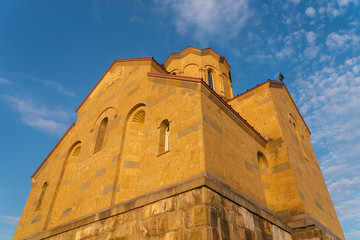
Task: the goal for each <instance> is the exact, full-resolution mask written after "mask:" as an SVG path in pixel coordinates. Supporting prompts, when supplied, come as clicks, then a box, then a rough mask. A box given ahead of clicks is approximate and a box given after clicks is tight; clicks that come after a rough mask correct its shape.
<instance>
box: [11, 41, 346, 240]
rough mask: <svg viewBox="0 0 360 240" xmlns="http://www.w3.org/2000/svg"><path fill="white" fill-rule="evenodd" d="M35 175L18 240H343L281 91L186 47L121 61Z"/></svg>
mask: <svg viewBox="0 0 360 240" xmlns="http://www.w3.org/2000/svg"><path fill="white" fill-rule="evenodd" d="M76 113H77V115H78V119H77V121H76V124H73V125H72V126H71V127H70V128H69V130H68V131H67V132H66V133H65V135H64V136H63V137H62V139H61V140H60V141H59V142H58V144H57V145H56V146H55V147H54V149H53V150H52V151H51V152H50V154H49V155H48V156H47V158H46V159H45V160H44V162H43V163H42V164H41V165H40V166H39V168H38V169H37V170H36V172H35V173H34V174H33V175H32V177H31V179H32V181H33V187H32V189H31V192H30V194H29V197H28V199H27V202H26V205H25V208H24V211H23V213H22V216H21V219H20V222H19V224H18V227H17V230H16V232H15V236H14V239H54V240H55V239H59V240H60V239H254V240H255V239H259V240H261V239H264V240H265V239H281V240H290V239H294V240H295V239H345V238H344V235H343V232H342V230H341V226H340V223H339V220H338V218H337V215H336V212H335V209H334V207H333V204H332V201H331V198H330V195H329V193H328V190H327V188H326V184H325V181H324V179H323V176H322V174H321V171H320V168H319V164H318V162H317V159H316V156H315V154H314V151H313V148H312V146H311V143H310V140H309V138H310V131H309V129H308V127H307V125H306V123H305V122H304V120H303V118H302V116H301V115H300V113H299V111H298V109H297V107H296V105H295V103H294V101H293V100H292V98H291V96H290V94H289V92H288V90H287V89H286V87H285V85H284V83H283V82H282V81H274V80H268V81H266V82H264V83H262V84H260V85H258V86H256V87H254V88H253V89H250V90H248V91H246V92H244V93H242V94H240V95H238V96H236V97H234V96H233V91H232V85H231V75H230V66H229V64H228V63H227V61H226V59H225V58H224V57H221V56H220V55H218V54H217V53H216V52H215V51H213V50H212V49H196V48H192V47H189V48H187V49H185V50H183V51H182V52H180V53H173V54H171V55H170V57H169V58H168V59H167V60H166V61H165V63H164V64H162V65H160V64H159V63H157V62H156V61H155V60H154V59H153V58H151V57H149V58H132V59H118V60H115V61H114V63H113V64H112V65H111V66H110V68H109V69H108V70H107V72H106V73H105V74H104V76H103V77H102V78H101V79H100V81H99V82H98V83H97V85H96V86H95V87H94V89H93V90H92V91H91V92H90V94H89V95H88V96H87V97H86V98H85V100H84V101H83V102H82V104H81V105H80V106H79V107H78V109H77V110H76Z"/></svg>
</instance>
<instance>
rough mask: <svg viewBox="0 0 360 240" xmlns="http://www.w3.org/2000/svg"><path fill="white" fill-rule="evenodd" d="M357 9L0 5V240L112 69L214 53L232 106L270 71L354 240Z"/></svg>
mask: <svg viewBox="0 0 360 240" xmlns="http://www.w3.org/2000/svg"><path fill="white" fill-rule="evenodd" d="M359 12H360V2H359V0H326V1H324V0H317V1H305V0H269V1H259V0H252V1H250V0H237V1H235V0H221V1H220V0H219V1H216V0H177V1H176V0H173V1H172V0H163V1H161V0H152V1H150V0H148V1H145V0H134V1H126V0H118V1H117V0H103V1H100V0H78V1H54V0H37V1H27V0H23V1H22V0H4V1H0V126H1V138H0V149H1V151H2V155H1V157H0V163H1V168H0V239H11V238H12V236H13V233H14V231H15V228H16V224H17V221H18V219H19V217H20V216H21V212H22V210H23V207H24V205H25V202H26V199H27V196H28V194H29V191H30V188H31V180H30V176H31V175H32V173H33V172H34V171H35V170H36V169H37V167H38V166H39V165H40V164H41V162H42V161H43V160H44V159H45V157H46V156H47V154H48V153H49V152H50V151H51V150H52V148H53V147H54V146H55V144H56V143H57V142H58V140H59V139H60V138H61V136H62V135H63V134H64V133H65V131H66V130H67V128H68V127H69V126H70V125H71V123H72V122H75V121H76V114H75V109H76V108H77V107H78V106H79V104H80V103H81V102H82V100H83V99H84V98H85V97H86V96H87V94H88V93H89V92H90V91H91V89H92V88H93V87H94V86H95V84H96V83H97V81H98V80H99V79H100V78H101V76H102V75H103V74H104V73H105V71H106V70H107V68H108V67H109V66H110V65H111V63H112V62H113V61H114V59H116V58H128V57H145V56H153V57H154V58H155V59H156V60H157V61H158V62H159V63H163V62H164V61H165V59H166V58H167V57H168V56H169V55H170V53H172V52H179V51H181V50H183V49H185V48H186V47H188V46H193V47H197V48H208V47H211V48H213V49H214V50H215V51H216V52H218V53H219V54H220V55H222V56H225V57H226V59H227V61H228V62H229V64H230V66H231V68H232V70H231V71H232V80H233V87H234V94H235V95H236V94H240V93H242V92H244V91H246V90H247V89H250V88H252V87H254V86H256V84H260V83H262V82H264V81H266V80H267V79H269V78H270V79H277V76H278V73H279V71H281V72H282V73H283V74H284V76H285V79H284V81H285V83H286V85H287V87H288V89H289V91H290V93H291V94H292V96H293V98H294V100H295V102H296V104H297V105H298V107H299V109H300V112H301V113H302V114H303V116H304V118H305V120H306V122H307V124H308V126H309V128H310V130H311V131H312V137H311V140H312V143H313V146H314V149H315V152H316V154H317V157H318V161H319V163H320V166H321V169H322V172H323V175H324V177H325V180H326V183H327V186H328V188H329V191H330V194H331V197H332V200H333V202H334V205H335V208H336V210H337V214H338V216H339V219H340V222H341V225H342V227H343V231H344V233H345V236H346V238H347V239H358V238H359V236H360V208H359V204H358V203H359V202H360V187H359V186H360V176H359V172H360V162H359V156H360V111H359V109H360V17H359V16H360V14H359Z"/></svg>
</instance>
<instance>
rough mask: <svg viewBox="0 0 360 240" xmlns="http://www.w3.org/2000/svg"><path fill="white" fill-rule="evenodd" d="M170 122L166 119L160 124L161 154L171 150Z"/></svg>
mask: <svg viewBox="0 0 360 240" xmlns="http://www.w3.org/2000/svg"><path fill="white" fill-rule="evenodd" d="M169 138H170V123H169V120H167V119H165V120H163V121H162V122H161V124H160V137H159V154H160V153H163V152H166V151H169Z"/></svg>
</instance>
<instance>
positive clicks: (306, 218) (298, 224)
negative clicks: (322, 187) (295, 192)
mask: <svg viewBox="0 0 360 240" xmlns="http://www.w3.org/2000/svg"><path fill="white" fill-rule="evenodd" d="M285 222H286V223H287V224H288V225H289V226H290V227H291V228H293V229H294V230H295V229H297V228H306V227H310V226H316V227H318V228H319V229H321V230H323V231H324V232H326V233H328V234H329V235H331V236H332V237H334V238H335V239H337V240H341V238H339V237H338V236H336V235H335V234H334V233H333V232H331V231H330V230H329V229H328V228H327V227H325V226H324V225H322V224H321V223H320V222H318V221H317V220H315V219H314V218H313V217H312V216H311V215H310V214H308V213H303V214H299V215H296V216H291V217H287V218H286V219H285Z"/></svg>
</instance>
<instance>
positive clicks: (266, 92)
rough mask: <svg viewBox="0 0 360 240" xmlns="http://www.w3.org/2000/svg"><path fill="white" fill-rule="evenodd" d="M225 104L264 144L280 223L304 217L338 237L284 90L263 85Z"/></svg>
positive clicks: (279, 85)
mask: <svg viewBox="0 0 360 240" xmlns="http://www.w3.org/2000/svg"><path fill="white" fill-rule="evenodd" d="M229 104H230V105H231V106H232V107H233V108H234V109H235V110H236V111H238V112H239V113H240V114H241V115H242V116H243V117H244V118H245V119H246V120H247V121H248V122H249V123H250V124H251V125H253V126H254V127H255V129H256V130H258V131H259V132H260V133H261V134H262V135H263V136H265V138H267V139H268V144H267V149H266V152H265V156H266V158H267V161H268V164H269V167H268V168H267V169H266V171H267V176H268V179H269V187H270V190H271V193H272V196H271V197H272V204H273V206H274V209H273V210H274V211H275V212H276V213H278V214H279V216H282V217H283V218H284V219H286V217H289V216H294V215H297V214H301V213H309V214H310V215H311V216H313V217H314V218H315V219H317V220H318V221H319V222H321V223H322V224H323V225H325V226H326V227H328V228H329V229H330V230H331V231H333V232H334V233H335V234H337V235H338V236H342V237H343V233H342V230H341V226H340V223H339V221H338V218H337V216H336V212H335V209H334V207H333V205H332V203H331V199H330V196H329V193H328V190H327V188H326V184H325V181H324V179H323V176H322V174H321V171H320V167H319V164H318V162H317V159H316V157H315V154H314V151H313V148H312V145H311V142H310V139H309V138H310V132H309V130H308V128H307V126H306V125H305V123H304V121H303V120H302V117H301V116H300V114H299V112H298V111H297V109H296V106H295V105H294V103H293V102H292V99H291V97H290V95H289V94H288V92H287V90H286V89H285V86H284V85H283V84H282V83H280V82H276V81H268V82H266V83H264V84H262V85H260V86H258V87H256V88H254V89H252V90H249V91H248V92H246V93H244V94H242V95H240V96H238V97H236V98H234V99H232V100H231V101H229ZM267 200H268V199H267ZM267 203H268V204H271V203H270V201H267ZM268 207H269V208H270V206H268Z"/></svg>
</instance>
